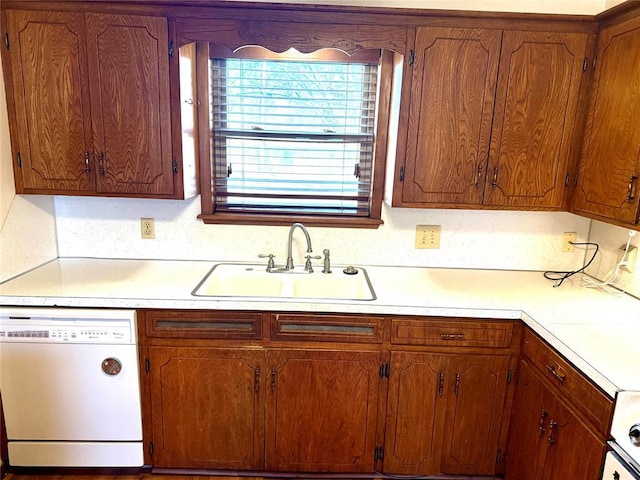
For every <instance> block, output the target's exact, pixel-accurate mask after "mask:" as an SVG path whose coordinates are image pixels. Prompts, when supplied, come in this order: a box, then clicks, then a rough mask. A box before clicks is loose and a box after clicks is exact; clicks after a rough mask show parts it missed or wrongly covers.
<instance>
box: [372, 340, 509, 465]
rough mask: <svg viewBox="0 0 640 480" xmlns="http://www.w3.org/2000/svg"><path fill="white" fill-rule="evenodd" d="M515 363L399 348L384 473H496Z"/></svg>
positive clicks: (395, 354) (503, 358)
mask: <svg viewBox="0 0 640 480" xmlns="http://www.w3.org/2000/svg"><path fill="white" fill-rule="evenodd" d="M510 361H511V360H510V357H509V356H507V355H478V354H469V355H452V354H444V355H443V354H442V353H425V354H423V353H415V352H395V351H394V352H392V353H391V368H390V371H391V374H390V377H389V397H388V398H389V400H388V409H387V412H388V417H387V425H386V438H385V458H384V471H385V472H386V473H397V474H414V475H415V474H420V475H428V474H434V473H444V474H475V475H493V474H495V473H496V470H497V468H498V464H497V461H498V460H499V455H498V451H499V449H500V448H499V443H500V426H501V420H502V418H503V411H504V407H505V398H506V394H507V388H508V386H509V384H510V383H511V378H512V374H511V370H510V368H509V366H510Z"/></svg>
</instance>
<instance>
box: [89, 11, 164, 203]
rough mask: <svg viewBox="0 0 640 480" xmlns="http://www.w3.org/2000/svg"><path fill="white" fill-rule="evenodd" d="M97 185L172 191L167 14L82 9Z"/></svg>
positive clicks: (148, 192) (147, 192) (133, 191)
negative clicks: (122, 13)
mask: <svg viewBox="0 0 640 480" xmlns="http://www.w3.org/2000/svg"><path fill="white" fill-rule="evenodd" d="M86 22H87V44H88V51H89V73H90V79H91V101H92V120H93V128H94V144H95V149H96V156H97V159H98V176H97V190H98V192H100V193H121V194H130V195H141V196H153V195H160V194H166V195H171V194H173V192H174V172H173V165H172V151H171V120H170V101H169V47H168V33H167V20H166V19H165V18H160V17H144V16H122V15H102V14H87V16H86Z"/></svg>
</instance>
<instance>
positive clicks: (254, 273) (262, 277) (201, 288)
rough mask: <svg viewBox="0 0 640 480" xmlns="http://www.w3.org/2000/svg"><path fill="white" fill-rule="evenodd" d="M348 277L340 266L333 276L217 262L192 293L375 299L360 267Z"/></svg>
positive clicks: (210, 295) (225, 295)
mask: <svg viewBox="0 0 640 480" xmlns="http://www.w3.org/2000/svg"><path fill="white" fill-rule="evenodd" d="M355 270H356V272H357V273H356V274H354V275H347V274H346V273H344V272H343V268H342V267H336V268H334V269H333V273H330V274H324V273H321V272H314V273H307V272H305V271H304V270H293V271H272V272H267V271H265V266H264V265H247V264H240V263H218V264H216V265H214V266H213V268H212V269H211V270H210V271H209V273H207V274H206V275H205V277H204V278H203V279H202V280H201V281H200V283H198V286H197V287H196V288H195V289H194V290H193V292H192V295H194V296H197V297H244V298H247V297H261V298H291V299H315V300H364V301H370V300H375V299H376V294H375V292H374V291H373V287H372V286H371V282H370V281H369V276H368V275H367V272H366V270H365V269H363V268H357V269H355Z"/></svg>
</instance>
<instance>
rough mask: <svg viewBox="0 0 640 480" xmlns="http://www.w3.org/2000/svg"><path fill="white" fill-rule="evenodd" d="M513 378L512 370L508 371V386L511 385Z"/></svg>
mask: <svg viewBox="0 0 640 480" xmlns="http://www.w3.org/2000/svg"><path fill="white" fill-rule="evenodd" d="M512 376H513V372H512V371H511V369H509V370H507V385H509V384H510V383H511V377H512Z"/></svg>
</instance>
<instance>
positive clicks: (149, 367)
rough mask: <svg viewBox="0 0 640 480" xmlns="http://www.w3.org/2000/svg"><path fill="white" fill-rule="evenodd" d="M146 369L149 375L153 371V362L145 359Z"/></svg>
mask: <svg viewBox="0 0 640 480" xmlns="http://www.w3.org/2000/svg"><path fill="white" fill-rule="evenodd" d="M144 369H145V371H146V372H147V373H149V372H150V371H151V362H150V361H149V359H148V358H145V359H144Z"/></svg>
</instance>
